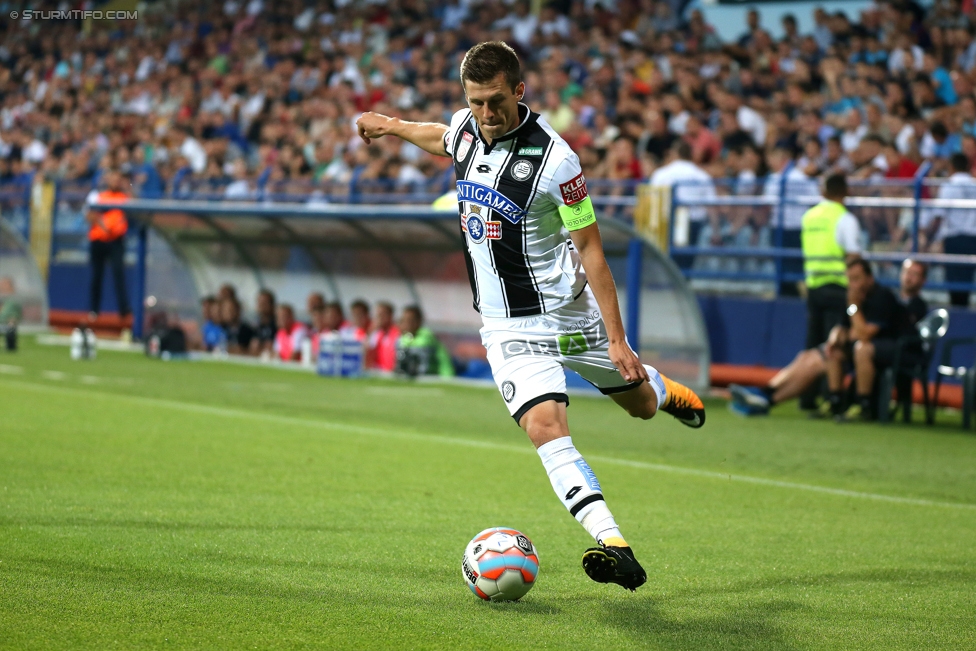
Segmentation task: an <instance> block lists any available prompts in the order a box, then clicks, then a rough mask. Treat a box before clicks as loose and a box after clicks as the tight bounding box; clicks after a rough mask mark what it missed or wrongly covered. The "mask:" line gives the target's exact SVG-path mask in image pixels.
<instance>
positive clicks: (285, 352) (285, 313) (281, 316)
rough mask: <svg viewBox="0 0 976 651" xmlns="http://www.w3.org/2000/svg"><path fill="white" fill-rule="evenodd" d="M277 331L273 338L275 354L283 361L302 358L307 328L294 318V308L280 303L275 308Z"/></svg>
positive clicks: (295, 360) (294, 360)
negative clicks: (276, 308)
mask: <svg viewBox="0 0 976 651" xmlns="http://www.w3.org/2000/svg"><path fill="white" fill-rule="evenodd" d="M276 316H277V321H278V332H277V333H276V334H275V339H274V352H275V356H276V357H277V358H278V359H280V360H281V361H283V362H288V361H293V362H297V361H299V360H300V359H301V358H302V344H303V343H305V340H306V339H308V328H306V327H305V324H304V323H299V322H298V321H296V320H295V310H294V308H292V306H291V305H289V304H288V303H282V304H281V305H279V306H278V310H277V314H276Z"/></svg>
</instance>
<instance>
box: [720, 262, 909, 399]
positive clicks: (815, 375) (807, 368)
mask: <svg viewBox="0 0 976 651" xmlns="http://www.w3.org/2000/svg"><path fill="white" fill-rule="evenodd" d="M853 264H857V265H858V266H859V267H861V268H862V269H863V266H867V268H868V270H870V265H867V263H865V262H863V261H861V260H858V261H856V263H852V265H853ZM852 265H848V272H847V275H848V278H850V275H851V273H850V267H851V266H852ZM926 272H927V268H926V266H925V265H924V264H923V263H921V262H917V261H915V260H911V259H908V260H905V262H904V263H903V264H902V269H901V288H900V293H899V297H898V298H899V300H900V302H901V304H902V305H903V306H904V310H903V312H902V315H903V317H904V321H903V323H902V324H901V326H900V328H901V330H902V331H903V332H911V331H912V329H913V328H914V327H915V324H916V323H917V322H918V321H919V319H921V318H922V317H924V316H925V315H926V314H927V313H928V304H927V303H926V302H925V300H924V299H922V297H921V296H920V294H921V290H922V286H923V285H924V284H925V279H926V275H927V274H926ZM862 273H863V271H862ZM871 282H872V283H873V275H872V276H871ZM876 286H877V287H879V288H880V286H878V285H876ZM880 289H884V288H880ZM885 291H888V290H885ZM871 309H874V308H873V305H871V306H868V310H871ZM849 338H850V336H849V331H848V328H847V327H842V326H836V327H834V328H833V329H832V330H831V332H830V336H829V337H828V339H827V342H826V343H824V344H822V345H820V346H817V347H816V348H808V349H806V350H802V351H800V352H799V353H798V354H797V356H796V357H795V358H794V359H793V361H792V362H790V364H789V366H787V367H786V368H784V369H782V370H780V372H779V373H777V374H776V375H775V376H773V379H772V380H770V381H769V384H767V385H766V386H764V387H745V386H741V385H738V384H731V385H729V391H730V393H731V394H732V410H733V411H735V412H736V413H739V414H742V415H745V416H762V415H766V414H768V413H769V410H770V409H771V408H772V407H773V406H775V405H778V404H780V403H782V402H785V401H787V400H791V399H793V398H796V397H798V396H800V395H801V394H803V393H804V392H805V391H806V390H807V389H808V388H810V387H811V386H813V385H814V384H815V383H816V382H818V381H820V379H821V378H822V377H823V376H824V374H825V373H826V372H827V368H828V360H830V359H832V360H834V361H833V362H832V363H834V364H837V363H839V364H840V365H841V367H843V365H844V364H845V363H846V362H847V360H849V359H850V350H849V346H848V341H849ZM878 343H880V345H881V349H882V350H881V355H880V360H881V362H880V363H878V359H879V357H878V350H877V343H876V344H874V347H875V350H874V353H873V355H874V357H873V359H871V360H863V359H862V367H863V370H864V373H863V374H862V377H865V378H866V377H867V374H868V373H871V374H872V375H873V374H874V372H873V371H869V369H868V367H867V366H866V365H865V364H866V363H871V364H877V366H881V367H884V366H887V365H890V364H891V362H892V361H893V360H892V359H888V357H892V358H893V356H894V348H893V347H892V348H891V349H890V350H889V348H888V347H889V341H888V340H884V339H882V340H880V341H879V342H878ZM869 345H871V344H865V345H863V346H862V347H863V348H864V350H865V351H867V350H869V349H868V346H869ZM919 352H920V351H919V349H918V348H917V347H914V346H911V345H909V346H908V347H907V348H906V353H907V354H908V355H909V356H911V355H917V354H918V353H919ZM863 354H865V353H862V355H863ZM885 362H887V363H885ZM872 382H873V378H872ZM869 391H870V389H869ZM829 407H831V402H829V401H828V402H825V403H824V404H823V405H822V408H823V409H822V411H821V412H819V413H818V412H814V414H815V415H818V416H825V415H827V414H828V413H829V409H828V408H829Z"/></svg>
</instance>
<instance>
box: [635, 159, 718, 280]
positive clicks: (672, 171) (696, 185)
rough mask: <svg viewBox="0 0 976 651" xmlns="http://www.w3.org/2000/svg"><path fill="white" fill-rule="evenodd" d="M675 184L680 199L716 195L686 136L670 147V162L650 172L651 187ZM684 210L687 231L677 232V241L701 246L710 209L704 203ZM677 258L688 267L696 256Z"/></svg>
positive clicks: (710, 178)
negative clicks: (683, 233) (684, 232)
mask: <svg viewBox="0 0 976 651" xmlns="http://www.w3.org/2000/svg"><path fill="white" fill-rule="evenodd" d="M675 185H677V186H678V189H677V190H675V198H676V199H677V200H678V201H679V202H681V201H689V202H690V201H694V200H696V199H703V198H704V199H714V198H715V183H714V182H713V181H712V177H711V176H710V175H709V174H708V172H706V171H705V170H703V169H702V168H700V167H698V166H697V165H695V164H694V163H693V162H692V160H691V145H689V144H688V143H687V142H685V141H684V140H680V141H678V142H676V143H675V144H674V145H673V146H672V147H671V151H670V153H669V157H668V163H667V165H664V166H663V167H660V168H658V169H657V170H655V172H654V174H652V175H651V186H652V187H666V188H670V187H673V186H675ZM681 210H684V211H685V214H686V215H687V224H688V226H687V235H686V237H684V238H681V237H680V236H678V235H676V237H675V241H676V243H677V244H679V245H682V244H683V245H687V246H701V244H700V243H699V240H700V238H701V232H702V229H703V228H704V227H705V223H706V220H707V218H708V212H709V211H708V210H707V209H705V208H702V207H701V206H693V207H691V208H684V209H681ZM676 218H677V217H676ZM676 227H677V225H676ZM674 260H675V263H677V264H678V266H680V267H682V268H689V267H691V263H692V261H693V260H694V256H675V257H674Z"/></svg>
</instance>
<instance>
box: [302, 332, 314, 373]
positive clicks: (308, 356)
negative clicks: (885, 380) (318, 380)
mask: <svg viewBox="0 0 976 651" xmlns="http://www.w3.org/2000/svg"><path fill="white" fill-rule="evenodd" d="M302 366H307V367H309V368H311V367H313V366H315V360H313V359H312V340H311V339H309V338H307V337H306V338H305V339H303V340H302Z"/></svg>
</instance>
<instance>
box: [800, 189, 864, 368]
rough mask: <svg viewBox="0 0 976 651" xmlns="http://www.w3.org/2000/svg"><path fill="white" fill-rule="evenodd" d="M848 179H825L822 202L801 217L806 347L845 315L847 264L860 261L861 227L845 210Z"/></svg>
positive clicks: (816, 342) (824, 337) (817, 341)
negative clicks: (805, 290) (858, 258)
mask: <svg viewBox="0 0 976 651" xmlns="http://www.w3.org/2000/svg"><path fill="white" fill-rule="evenodd" d="M846 197H847V179H846V178H844V175H843V174H832V175H831V176H828V177H827V181H826V183H825V187H824V200H823V201H821V202H820V203H818V204H817V205H815V206H813V207H812V208H810V209H809V210H808V211H806V213H804V215H803V230H802V231H801V238H802V243H803V244H802V246H803V270H804V272H805V274H806V285H807V344H806V348H807V349H810V348H816V347H817V346H819V345H820V344H822V343H823V342H825V341H827V337H828V336H829V335H830V331H831V330H832V329H833V328H834V327H835V326H838V325H842V324H843V323H844V319H845V316H846V314H847V312H846V310H847V302H848V301H847V275H846V271H847V262H849V261H850V260H853V259H855V258H857V257H860V253H861V226H860V224H859V223H858V221H857V217H855V216H854V215H852V214H851V213H850V212H849V211H848V210H847V208H846V207H844V199H845V198H846Z"/></svg>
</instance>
